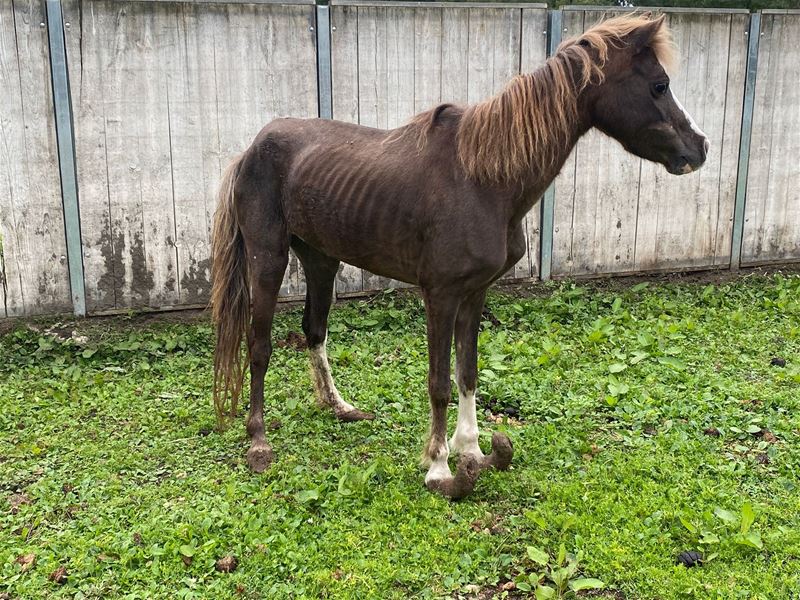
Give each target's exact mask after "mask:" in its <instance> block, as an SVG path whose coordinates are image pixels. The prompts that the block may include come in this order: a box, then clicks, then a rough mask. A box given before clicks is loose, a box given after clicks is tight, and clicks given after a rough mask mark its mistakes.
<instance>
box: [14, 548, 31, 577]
mask: <svg viewBox="0 0 800 600" xmlns="http://www.w3.org/2000/svg"><path fill="white" fill-rule="evenodd" d="M35 562H36V555H35V554H33V553H30V554H20V555H19V556H18V557H17V560H16V563H17V564H18V565H21V566H22V568H21V569H20V570H21V571H22V572H23V573H24V572H25V571H27V570H28V569H30V568H31V567H32V566H33V565H34V563H35Z"/></svg>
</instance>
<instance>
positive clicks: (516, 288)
mask: <svg viewBox="0 0 800 600" xmlns="http://www.w3.org/2000/svg"><path fill="white" fill-rule="evenodd" d="M779 273H781V274H785V275H799V274H800V263H793V264H786V265H764V266H759V267H742V268H740V269H739V270H738V271H731V270H730V269H711V270H709V269H705V270H687V271H678V272H675V271H672V272H670V271H665V272H650V273H614V274H604V275H602V276H597V275H586V276H579V277H572V278H556V279H554V281H556V282H558V281H570V280H572V281H575V282H576V283H577V282H580V284H581V285H582V286H585V287H589V288H591V289H593V290H598V291H606V290H624V289H626V288H629V287H633V286H635V285H638V284H640V283H644V282H648V283H651V284H654V285H658V284H663V283H685V284H696V285H708V284H714V285H719V284H723V283H730V282H732V281H737V280H740V279H746V278H751V277H768V276H771V275H776V274H779ZM492 289H494V290H496V291H499V292H501V293H503V294H507V295H509V296H515V297H526V296H534V297H540V296H548V295H550V294H551V293H552V288H551V287H550V285H548V284H546V283H545V284H543V283H542V282H541V281H529V282H507V283H504V282H503V281H499V282H497V283H496V284H495V285H493V286H492Z"/></svg>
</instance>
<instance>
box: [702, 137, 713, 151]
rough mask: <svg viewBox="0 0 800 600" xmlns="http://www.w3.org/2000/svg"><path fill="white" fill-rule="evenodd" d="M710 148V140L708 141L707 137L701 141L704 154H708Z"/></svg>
mask: <svg viewBox="0 0 800 600" xmlns="http://www.w3.org/2000/svg"><path fill="white" fill-rule="evenodd" d="M709 148H711V142H709V141H708V138H706V140H705V141H704V142H703V150H705V152H706V154H708V149H709Z"/></svg>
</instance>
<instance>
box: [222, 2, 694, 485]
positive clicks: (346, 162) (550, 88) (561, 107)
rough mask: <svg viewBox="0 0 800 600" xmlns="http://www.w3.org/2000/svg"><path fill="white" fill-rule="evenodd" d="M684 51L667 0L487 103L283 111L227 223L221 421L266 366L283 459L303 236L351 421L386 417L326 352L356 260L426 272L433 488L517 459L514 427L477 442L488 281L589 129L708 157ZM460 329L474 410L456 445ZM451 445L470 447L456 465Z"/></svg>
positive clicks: (238, 180)
mask: <svg viewBox="0 0 800 600" xmlns="http://www.w3.org/2000/svg"><path fill="white" fill-rule="evenodd" d="M674 60H675V51H674V45H673V43H672V40H671V34H670V31H669V29H668V27H667V26H666V25H665V23H664V15H661V16H660V17H658V18H652V17H651V16H650V15H642V14H633V15H631V14H629V15H624V16H619V17H615V18H612V19H608V20H606V21H602V22H600V23H598V24H597V25H595V26H594V27H592V28H590V29H588V30H587V31H585V32H584V33H583V34H581V35H580V36H577V37H574V38H572V39H569V40H566V41H564V42H563V43H562V44H561V45H560V46H559V48H558V50H557V52H556V53H555V54H554V55H553V56H551V57H550V58H549V59H548V60H547V61H546V63H545V64H544V65H543V66H542V67H540V68H539V69H537V70H536V71H534V72H531V73H526V74H520V75H517V76H515V77H514V78H513V79H512V80H511V81H510V82H509V83H508V84H507V85H506V87H505V88H504V89H503V90H502V91H500V92H499V93H498V94H496V95H495V96H493V97H491V98H489V99H488V100H485V101H483V102H479V103H477V104H474V105H470V106H466V107H463V106H456V105H452V104H441V105H439V106H436V107H435V108H433V109H431V110H428V111H425V112H423V113H420V114H418V115H417V116H415V117H413V118H412V119H411V120H410V121H409V122H408V123H407V124H405V125H404V126H402V127H400V128H397V129H394V130H390V131H386V130H381V129H373V128H369V127H364V126H360V125H355V124H350V123H344V122H338V121H334V120H325V119H290V118H287V119H276V120H274V121H272V122H270V123H269V124H267V125H266V126H265V127H264V128H263V129H262V130H261V131H260V132H259V133H258V135H257V136H256V138H255V140H254V141H253V142H252V144H251V145H250V147H249V148H248V149H247V150H246V151H244V152H243V153H242V154H241V155H240V156H239V157H238V158H236V159H235V160H234V161H233V163H232V164H231V165H230V166H229V167H228V168H227V170H226V171H225V173H224V175H223V178H222V182H221V185H220V190H219V196H218V208H217V210H216V213H215V217H214V224H213V232H212V233H213V235H212V298H211V304H212V306H213V317H214V321H215V328H216V346H215V356H214V405H215V408H216V412H217V415H218V418H219V419H220V421H221V423H226V422H227V421H228V420H229V417H233V416H234V415H235V414H236V408H237V400H238V398H239V396H240V394H241V391H242V387H243V382H244V376H245V372H246V369H247V366H249V369H250V412H249V415H248V418H247V423H246V429H247V433H248V434H249V436H250V448H249V450H248V451H247V463H248V465H249V467H250V468H251V469H252V470H253V471H255V472H262V471H264V470H265V469H266V468H267V467H268V466H269V465H270V463H271V462H272V461H273V459H274V455H273V451H272V448H271V447H270V445H269V444H268V442H267V440H266V438H265V434H264V416H263V409H264V376H265V373H266V371H267V367H268V365H269V361H270V356H271V355H272V342H271V328H272V320H273V314H274V311H275V305H276V302H277V296H278V290H279V288H280V285H281V281H282V278H283V274H284V271H285V269H286V266H287V263H288V260H289V249H290V248H291V249H292V250H294V252H295V254H296V255H297V257H298V258H299V260H300V262H301V264H302V266H303V269H304V272H305V276H306V285H307V291H306V296H305V309H304V313H303V323H302V327H303V332H304V333H305V336H306V340H307V345H308V351H309V354H310V362H311V367H312V377H313V380H314V387H315V392H316V398H317V400H318V402H319V403H320V404H321V405H323V406H326V407H329V408H330V409H331V410H332V412H333V414H334V415H335V416H336V417H337V418H338V419H340V420H341V421H359V420H364V419H372V418H374V415H372V414H369V413H366V412H363V411H361V410H359V409H358V408H356V407H354V406H353V405H351V404H350V403H348V402H347V401H346V400H345V399H343V398H342V397H341V395H340V394H339V392H338V391H337V389H336V385H335V384H334V380H333V377H332V375H331V369H330V365H329V363H328V357H327V354H326V340H327V321H328V314H329V311H330V308H331V302H332V299H333V288H334V280H335V277H336V274H337V271H338V269H339V265H340V262H346V263H349V264H351V265H355V266H357V267H361V268H362V269H366V270H368V271H371V272H373V273H376V274H378V275H383V276H386V277H391V278H394V279H397V280H400V281H403V282H407V283H409V284H413V285H415V286H418V287H419V289H420V290H421V295H422V298H423V300H424V306H425V314H426V325H427V344H428V395H429V398H430V414H431V427H430V431H429V433H428V436H427V441H425V443H424V451H423V464H424V465H425V466H426V467H427V473H426V475H425V485H426V486H427V488H428V489H429V490H431V491H435V492H438V493H441V494H442V495H444V496H446V497H449V498H453V499H458V498H462V497H464V496H466V495H468V494H469V493H471V492H472V490H473V488H474V486H475V483H476V481H477V479H478V476H479V474H480V472H481V471H482V470H483V469H486V468H496V469H500V470H504V469H507V468H508V467H509V465H510V463H511V460H512V456H513V447H512V444H511V442H510V440H509V439H508V437H507V436H506V435H505V434H501V433H497V432H496V433H495V434H494V435H493V436H492V450H491V452H490V454H488V455H484V454H483V452H482V451H481V448H480V446H479V444H478V421H477V416H476V410H475V395H476V388H477V376H478V373H477V338H478V328H479V325H480V319H481V311H482V309H483V306H484V300H485V296H486V291H487V288H488V287H489V286H490V285H491V284H492V283H493V282H494V281H496V280H497V279H498V278H500V277H501V276H502V275H503V274H505V273H506V272H507V271H508V269H509V268H510V267H511V266H513V265H514V264H516V262H517V261H518V260H519V259H520V258H521V257H522V255H523V253H524V252H525V238H524V236H523V230H522V226H521V221H522V219H523V218H524V216H525V215H526V213H528V211H530V210H531V208H532V207H533V206H534V204H535V203H536V202H537V200H538V199H539V197H540V196H541V195H542V193H543V192H544V190H545V189H546V188H547V186H548V185H549V184H550V182H552V181H553V179H554V178H555V177H556V175H557V174H558V172H559V171H560V170H561V168H562V166H563V165H564V163H565V162H566V159H567V157H568V155H569V154H570V151H571V150H572V148H573V147H574V146H575V144H576V143H577V141H578V139H579V138H580V137H581V136H582V135H583V134H585V133H586V132H587V131H588V130H589V129H590V128H592V127H596V128H597V129H599V130H600V131H602V132H604V133H605V134H607V135H608V136H610V137H612V138H614V139H615V140H617V141H618V142H619V143H621V144H622V146H623V147H624V148H625V149H626V150H628V151H629V152H631V153H633V154H635V155H637V156H639V157H641V158H644V159H646V160H650V161H653V162H656V163H660V164H662V165H663V166H664V167H665V168H666V170H667V171H668V172H669V173H672V174H675V175H680V174H685V173H691V172H692V171H694V170H695V169H697V168H699V167H700V166H701V165H702V164H703V162H704V161H705V158H706V154H707V153H708V150H709V141H708V138H707V136H706V135H705V134H704V133H703V132H702V131H701V130H700V129H699V127H698V126H697V125H696V124H695V122H694V120H693V119H692V118H691V116H690V115H689V114H688V113H687V112H686V111H685V110H684V109H683V107H682V106H681V104H680V103H679V102H678V100H677V99H676V98H675V96H674V95H673V94H672V92H671V90H670V87H669V82H670V80H669V75H668V70H670V68H671V66H672V64H673V62H674ZM245 336H246V338H247V344H246V350H247V352H246V355H244V356H243V354H244V353H243V352H242V349H241V346H242V341H243V338H244V337H245ZM453 339H455V352H456V369H455V371H456V373H455V379H456V383H457V387H458V420H457V424H456V427H455V431H454V433H453V436H452V437H451V438H450V440H449V443H448V439H447V406H448V403H449V402H450V400H451V395H452V391H451V379H450V378H451V373H450V356H451V346H452V343H453ZM248 362H249V365H248V364H247V363H248ZM451 450H452V451H453V452H454V453H457V454H459V460H458V464H457V468H456V472H455V475H453V474H452V472H451V470H450V467H449V464H448V458H449V454H450V451H451Z"/></svg>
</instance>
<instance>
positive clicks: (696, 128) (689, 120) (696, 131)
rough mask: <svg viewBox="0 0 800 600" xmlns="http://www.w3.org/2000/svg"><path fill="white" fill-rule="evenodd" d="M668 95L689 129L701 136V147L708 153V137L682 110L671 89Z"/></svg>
mask: <svg viewBox="0 0 800 600" xmlns="http://www.w3.org/2000/svg"><path fill="white" fill-rule="evenodd" d="M669 93H670V95H671V96H672V99H673V100H674V101H675V104H676V105H677V106H678V108H679V109H681V112H682V113H683V114H684V116H685V117H686V120H687V121H688V122H689V127H691V128H692V131H694V132H695V133H696V134H697V135H699V136H701V137H702V138H703V140H704V141H703V145H704V147H705V149H706V152H708V148H709V147H710V146H711V143H710V142H709V141H708V136H707V135H706V134H705V132H704V131H703V130H702V129H700V127H699V126H698V125H697V123H696V122H695V120H694V119H693V118H692V115H690V114H689V112H688V111H687V110H686V109H685V108H683V104H681V101H680V100H678V98H677V97H676V96H675V94H674V93H673V92H672V88H670V90H669ZM689 170H690V171H691V169H689Z"/></svg>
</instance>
